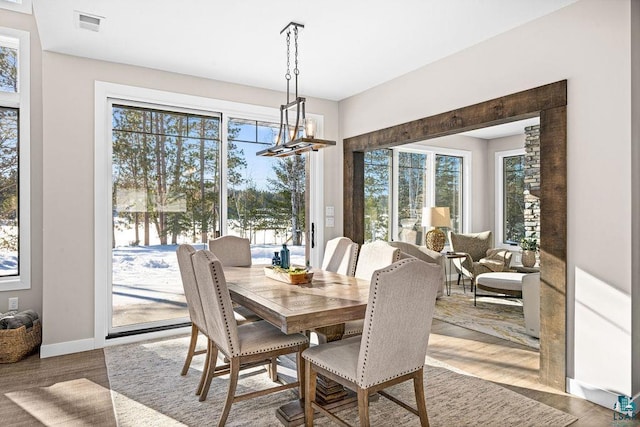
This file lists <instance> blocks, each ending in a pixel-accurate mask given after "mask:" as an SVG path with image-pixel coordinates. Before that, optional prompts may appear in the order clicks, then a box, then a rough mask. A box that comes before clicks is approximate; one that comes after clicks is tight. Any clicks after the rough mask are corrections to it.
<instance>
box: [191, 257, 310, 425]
mask: <svg viewBox="0 0 640 427" xmlns="http://www.w3.org/2000/svg"><path fill="white" fill-rule="evenodd" d="M193 266H194V271H195V275H196V283H197V284H198V291H199V292H200V300H201V301H202V308H203V311H204V318H205V323H206V331H205V333H206V335H207V338H208V339H209V351H210V353H211V358H210V361H211V362H210V363H209V364H208V366H206V379H205V384H204V388H203V390H202V393H201V394H200V400H204V399H206V396H207V393H208V391H209V387H210V386H211V381H212V379H213V378H214V377H216V376H219V375H223V374H226V373H229V374H230V378H229V389H228V391H227V398H226V400H225V404H224V408H223V410H222V415H221V416H220V420H219V421H218V425H219V426H223V425H224V424H225V423H226V421H227V417H228V416H229V412H230V410H231V405H232V404H233V403H234V402H239V401H242V400H246V399H251V398H254V397H258V396H263V395H265V394H269V393H274V392H277V391H282V390H287V389H291V388H294V387H298V386H299V387H300V398H301V399H302V398H304V365H303V361H302V358H301V354H302V351H304V350H305V349H306V348H308V347H309V340H308V339H307V337H306V336H305V335H303V334H291V335H286V334H284V333H282V332H281V331H280V330H279V329H278V328H276V327H275V326H273V325H271V324H270V323H268V322H265V321H259V322H252V323H246V324H244V325H237V324H236V322H235V320H234V318H233V305H232V303H231V296H230V295H229V290H228V288H227V282H226V280H225V276H224V272H223V270H222V264H221V263H220V260H218V259H217V258H216V256H215V255H214V254H213V253H212V252H211V251H208V250H201V251H198V252H196V254H195V255H193ZM218 352H220V353H222V354H223V355H224V356H226V357H227V358H228V359H229V365H228V370H221V369H218V368H216V364H217V355H218ZM290 353H296V361H297V371H298V381H296V382H292V383H289V384H281V385H278V386H275V387H271V388H268V389H263V390H257V391H253V392H248V393H244V394H240V395H236V387H237V384H238V374H239V371H240V369H241V367H242V366H247V365H248V366H252V365H253V364H255V363H258V364H261V362H262V361H264V360H265V359H273V358H275V357H277V356H282V355H285V354H290Z"/></svg>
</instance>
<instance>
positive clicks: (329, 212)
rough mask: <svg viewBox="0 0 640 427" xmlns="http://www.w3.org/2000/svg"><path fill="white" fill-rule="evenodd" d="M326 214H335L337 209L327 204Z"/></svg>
mask: <svg viewBox="0 0 640 427" xmlns="http://www.w3.org/2000/svg"><path fill="white" fill-rule="evenodd" d="M324 215H325V216H335V209H334V208H333V206H325V208H324Z"/></svg>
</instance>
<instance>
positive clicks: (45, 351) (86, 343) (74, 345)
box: [40, 327, 191, 359]
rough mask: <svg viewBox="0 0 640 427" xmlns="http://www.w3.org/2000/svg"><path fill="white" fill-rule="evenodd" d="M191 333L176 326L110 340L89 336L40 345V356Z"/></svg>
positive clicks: (187, 328) (59, 354) (44, 357)
mask: <svg viewBox="0 0 640 427" xmlns="http://www.w3.org/2000/svg"><path fill="white" fill-rule="evenodd" d="M189 333H191V327H185V328H175V329H169V330H165V331H156V332H148V333H144V334H138V335H130V336H126V337H121V338H113V339H108V340H104V339H103V340H101V341H99V340H95V339H93V338H87V339H84V340H77V341H66V342H61V343H57V344H47V345H43V346H41V347H40V357H41V358H42V359H46V358H47V357H55V356H63V355H65V354H72V353H80V352H82V351H89V350H95V349H97V348H103V347H107V346H112V345H118V344H129V343H134V342H140V341H146V340H152V339H156V338H165V337H171V336H174V335H185V334H189Z"/></svg>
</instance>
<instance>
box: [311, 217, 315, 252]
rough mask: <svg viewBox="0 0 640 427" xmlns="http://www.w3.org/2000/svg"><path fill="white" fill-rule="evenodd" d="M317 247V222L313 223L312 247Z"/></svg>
mask: <svg viewBox="0 0 640 427" xmlns="http://www.w3.org/2000/svg"><path fill="white" fill-rule="evenodd" d="M315 247H316V224H315V222H312V223H311V249H313V248H315Z"/></svg>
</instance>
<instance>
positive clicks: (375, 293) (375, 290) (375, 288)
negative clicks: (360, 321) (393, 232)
mask: <svg viewBox="0 0 640 427" xmlns="http://www.w3.org/2000/svg"><path fill="white" fill-rule="evenodd" d="M399 252H400V251H398V253H399ZM416 261H417V262H423V261H420V260H418V259H415V258H414V259H411V258H408V259H404V260H402V261H398V262H396V263H394V264H392V265H390V266H389V267H387V268H385V269H383V270H380V272H381V273H387V272H391V271H393V270H395V269H397V268H398V267H400V266H402V265H404V264H406V263H408V262H416ZM379 280H380V275H379V274H378V275H377V276H376V281H375V285H374V286H372V290H373V298H372V300H371V312H370V313H369V317H368V320H369V331H367V341H366V342H365V343H364V345H365V352H364V360H363V361H362V367H363V371H364V368H365V367H366V366H367V357H368V353H369V340H370V339H371V328H372V327H373V323H372V320H373V317H374V316H373V313H374V312H375V310H376V299H377V298H378V284H379ZM421 368H422V366H418V367H415V368H411V369H409V370H407V371H403V372H400V373H399V374H397V375H393V376H390V377H388V378H385V379H384V380H380V381H379V382H377V383H376V384H380V383H383V382H386V381H389V380H391V379H393V378H398V377H401V376H403V375H406V374H409V373H411V372H415V371H417V370H419V369H421ZM363 382H364V376H363V375H361V376H360V384H358V385H359V386H360V387H362V388H369V387H371V386H374V385H375V384H363Z"/></svg>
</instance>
